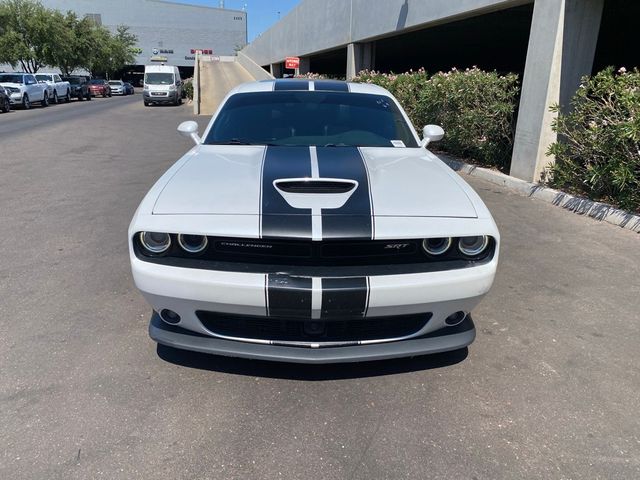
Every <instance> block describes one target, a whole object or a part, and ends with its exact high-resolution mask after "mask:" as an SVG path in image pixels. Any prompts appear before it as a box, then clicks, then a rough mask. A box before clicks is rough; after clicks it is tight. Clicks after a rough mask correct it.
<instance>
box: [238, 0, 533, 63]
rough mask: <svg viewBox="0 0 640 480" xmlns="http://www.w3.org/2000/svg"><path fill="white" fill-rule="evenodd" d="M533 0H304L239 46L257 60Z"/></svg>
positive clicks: (276, 59)
mask: <svg viewBox="0 0 640 480" xmlns="http://www.w3.org/2000/svg"><path fill="white" fill-rule="evenodd" d="M532 1H533V0H455V1H453V0H421V1H417V0H305V1H303V2H301V3H300V4H298V6H296V8H294V9H293V10H292V11H291V12H290V13H289V14H288V15H287V16H286V17H284V18H283V19H282V20H281V21H280V22H278V23H277V24H275V25H274V26H273V27H272V28H271V29H269V30H267V31H266V32H264V33H263V34H262V35H261V36H259V37H258V38H256V39H255V40H254V41H253V42H252V43H251V44H250V45H247V47H245V49H244V53H246V54H247V55H248V56H249V57H251V58H252V59H253V60H254V61H255V62H256V63H258V64H260V65H270V64H274V63H279V62H282V61H283V60H284V58H285V57H287V56H289V55H296V56H305V55H309V54H312V53H317V52H321V51H323V50H331V49H335V48H338V47H342V46H344V47H346V45H348V44H349V43H352V42H366V41H369V40H372V39H375V38H380V37H385V36H390V35H395V34H397V33H398V32H401V31H403V30H410V29H415V28H419V27H425V26H428V25H434V24H438V23H443V22H448V21H451V20H454V19H461V18H465V17H469V16H474V15H478V14H481V13H486V12H491V11H495V10H502V9H505V8H509V7H513V6H517V5H524V4H527V3H531V2H532Z"/></svg>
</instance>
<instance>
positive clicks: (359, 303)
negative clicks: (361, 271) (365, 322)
mask: <svg viewBox="0 0 640 480" xmlns="http://www.w3.org/2000/svg"><path fill="white" fill-rule="evenodd" d="M368 301H369V288H368V282H367V277H352V278H323V279H322V310H321V313H320V319H322V320H331V319H343V318H358V317H364V316H365V315H366V313H367V304H368Z"/></svg>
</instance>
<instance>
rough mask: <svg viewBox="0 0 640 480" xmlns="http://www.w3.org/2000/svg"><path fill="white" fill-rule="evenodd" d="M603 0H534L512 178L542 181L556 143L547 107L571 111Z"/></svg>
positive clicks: (589, 65) (589, 61)
mask: <svg viewBox="0 0 640 480" xmlns="http://www.w3.org/2000/svg"><path fill="white" fill-rule="evenodd" d="M603 5H604V0H536V2H535V5H534V9H533V20H532V23H531V34H530V37H529V48H528V51H527V64H526V66H525V71H524V78H523V82H522V95H521V98H520V109H519V113H518V124H517V127H516V135H515V143H514V148H513V157H512V159H511V172H510V173H511V175H512V176H514V177H517V178H521V179H523V180H527V181H534V182H535V181H538V180H540V177H541V174H542V172H543V171H544V169H545V167H546V166H547V165H548V164H549V163H551V162H552V161H553V158H551V157H547V155H546V152H547V149H548V148H549V145H550V144H551V143H553V142H555V140H556V135H555V134H554V133H553V131H552V129H551V122H552V121H553V119H554V114H552V113H551V112H550V111H549V107H550V106H551V105H552V104H554V103H559V104H560V105H562V106H563V108H565V109H566V108H568V107H569V102H570V100H571V97H572V96H573V94H574V93H575V91H576V89H577V88H578V86H579V84H580V79H581V77H582V76H583V75H588V74H590V73H591V69H592V67H593V58H594V55H595V50H596V44H597V41H598V33H599V31H600V20H601V18H602V9H603Z"/></svg>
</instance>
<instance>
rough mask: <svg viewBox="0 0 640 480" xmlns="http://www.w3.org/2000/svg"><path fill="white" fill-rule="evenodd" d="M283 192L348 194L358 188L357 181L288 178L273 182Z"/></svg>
mask: <svg viewBox="0 0 640 480" xmlns="http://www.w3.org/2000/svg"><path fill="white" fill-rule="evenodd" d="M273 185H274V187H276V188H277V189H278V190H280V191H281V192H285V193H320V194H327V193H328V194H336V193H348V192H351V191H352V190H355V189H356V188H357V187H358V182H356V181H355V180H342V179H333V178H287V179H281V180H276V181H274V182H273Z"/></svg>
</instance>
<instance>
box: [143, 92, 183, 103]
mask: <svg viewBox="0 0 640 480" xmlns="http://www.w3.org/2000/svg"><path fill="white" fill-rule="evenodd" d="M154 93H156V95H154ZM159 93H162V95H157V94H159ZM165 93H166V95H164V94H165ZM142 96H143V98H144V101H145V102H147V103H175V101H176V99H177V96H178V92H177V91H174V92H153V91H144V92H143V93H142Z"/></svg>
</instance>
